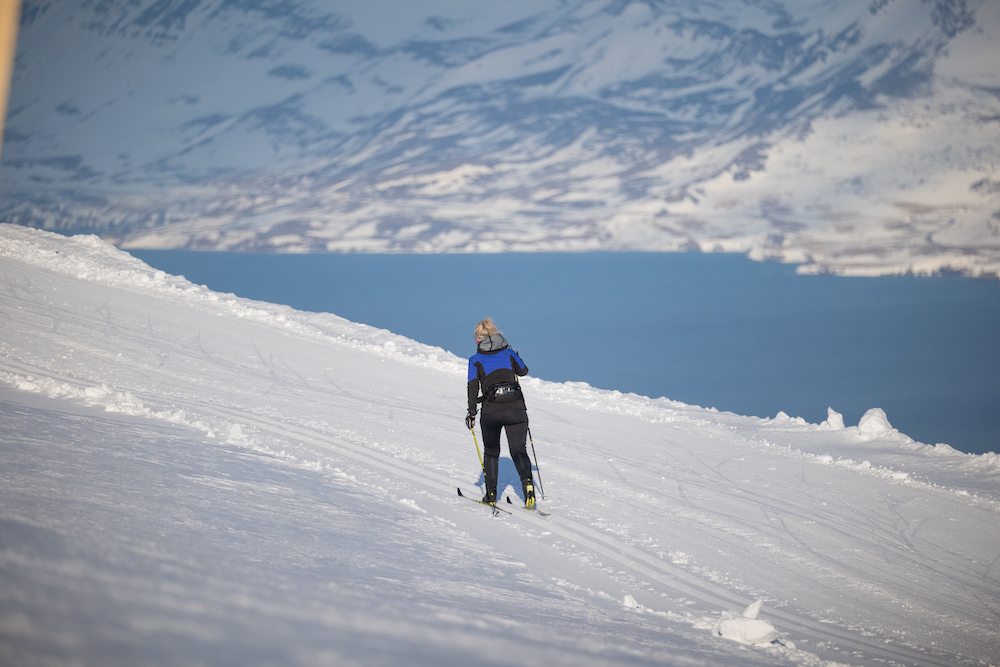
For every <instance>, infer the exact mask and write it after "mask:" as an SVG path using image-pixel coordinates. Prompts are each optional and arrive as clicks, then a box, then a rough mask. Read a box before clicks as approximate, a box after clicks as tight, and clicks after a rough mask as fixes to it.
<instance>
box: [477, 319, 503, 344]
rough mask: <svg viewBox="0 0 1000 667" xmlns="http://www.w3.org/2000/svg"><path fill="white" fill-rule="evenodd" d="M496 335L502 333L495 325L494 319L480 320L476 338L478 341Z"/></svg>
mask: <svg viewBox="0 0 1000 667" xmlns="http://www.w3.org/2000/svg"><path fill="white" fill-rule="evenodd" d="M495 333H500V332H499V331H498V330H497V325H495V324H493V318H492V317H487V318H486V319H485V320H480V322H479V324H477V325H476V332H475V336H476V338H477V339H482V338H486V337H487V336H491V335H493V334H495Z"/></svg>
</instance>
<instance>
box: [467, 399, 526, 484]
mask: <svg viewBox="0 0 1000 667" xmlns="http://www.w3.org/2000/svg"><path fill="white" fill-rule="evenodd" d="M479 425H480V426H481V427H482V429H483V453H484V454H485V457H484V458H483V474H484V476H485V477H486V490H487V492H489V491H492V492H493V493H496V490H497V473H498V469H499V466H500V429H504V430H505V431H506V432H507V449H509V450H510V458H512V459H513V460H514V467H515V468H517V475H518V477H520V478H521V486H524V485H525V484H526V483H528V482H531V459H529V458H528V452H527V450H526V449H525V447H524V443H525V440H526V439H527V437H528V411H527V410H524V409H515V410H504V411H502V412H491V413H489V414H487V413H485V412H484V413H483V414H482V416H481V417H480V418H479Z"/></svg>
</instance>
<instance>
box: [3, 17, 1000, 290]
mask: <svg viewBox="0 0 1000 667" xmlns="http://www.w3.org/2000/svg"><path fill="white" fill-rule="evenodd" d="M997 62H1000V6H998V4H997V3H996V2H985V1H984V0H934V1H930V0H872V1H871V2H854V1H843V2H830V1H822V2H821V1H815V2H811V1H805V0H803V1H801V2H783V3H782V2H752V1H749V0H745V1H736V0H732V1H726V2H702V1H700V0H698V1H696V0H684V1H674V2H670V1H667V0H662V1H661V0H633V1H630V0H519V1H514V0H512V1H511V2H503V3H471V2H458V1H456V0H419V1H411V0H398V1H391V0H373V1H371V2H365V3H360V2H358V3H354V2H351V3H349V2H322V1H320V0H301V1H298V2H285V1H277V0H100V1H97V0H73V1H69V0H61V1H60V2H54V1H51V0H49V1H46V0H27V1H26V2H25V5H24V11H23V26H22V31H21V38H20V44H19V49H18V57H17V66H16V74H15V80H14V84H13V91H12V98H11V109H10V114H9V119H8V129H7V132H6V135H5V143H4V150H3V168H2V171H0V187H2V190H0V192H2V200H0V220H3V221H6V222H14V223H19V224H24V225H33V226H40V227H45V228H47V229H53V230H62V231H90V232H96V233H98V234H100V235H102V236H103V237H104V238H106V239H108V240H110V241H112V242H114V243H117V244H120V245H122V246H124V247H133V248H139V247H142V248H201V249H216V250H248V251H277V252H323V251H362V252H489V251H504V250H526V251H528V250H567V251H577V250H595V249H609V250H614V249H630V250H637V249H641V250H693V249H699V250H702V251H715V250H723V251H736V252H749V253H750V255H751V256H752V257H754V258H757V259H778V260H781V261H787V262H801V263H803V264H804V265H803V267H802V270H803V271H808V272H817V271H833V272H837V273H846V274H877V273H891V272H914V273H928V272H937V271H947V270H955V271H962V272H966V273H968V274H972V275H983V274H988V275H996V274H998V273H1000V122H998V120H997V119H998V118H1000V70H998V68H997V66H996V63H997Z"/></svg>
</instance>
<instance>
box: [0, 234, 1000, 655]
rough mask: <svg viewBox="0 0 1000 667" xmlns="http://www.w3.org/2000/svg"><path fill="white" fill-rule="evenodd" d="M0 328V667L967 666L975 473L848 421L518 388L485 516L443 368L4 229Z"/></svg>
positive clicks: (459, 410)
mask: <svg viewBox="0 0 1000 667" xmlns="http://www.w3.org/2000/svg"><path fill="white" fill-rule="evenodd" d="M0 319H2V322H3V326H2V329H0V420H2V421H0V423H2V424H3V430H2V433H0V443H2V446H0V471H2V473H0V475H2V479H3V483H2V484H0V600H2V602H0V663H2V664H4V665H8V664H10V665H42V664H46V665H49V664H85V665H102V666H110V665H134V664H146V665H190V664H233V663H238V664H242V665H274V664H281V665H302V666H309V667H313V666H317V665H341V664H362V665H383V664H384V665H390V664H391V665H398V664H407V665H435V666H436V665H466V664H483V665H510V664H511V663H513V662H517V663H531V664H542V665H621V664H635V665H653V664H656V665H664V664H666V665H692V664H699V665H800V666H802V667H820V666H822V667H833V666H834V665H838V664H841V665H842V664H851V665H873V666H874V665H886V664H893V665H925V666H932V665H933V666H943V665H970V666H971V665H988V664H995V662H996V657H997V647H998V646H1000V632H998V629H997V623H996V614H997V610H998V609H1000V573H998V571H997V570H998V567H1000V566H998V560H997V554H998V553H1000V462H998V458H997V455H996V454H988V455H979V456H975V455H969V454H962V453H960V452H957V451H955V450H953V449H951V448H950V447H948V446H947V445H937V446H933V447H931V446H928V445H923V444H920V443H916V442H914V441H912V440H911V439H910V438H908V437H906V436H905V435H903V434H901V433H899V432H898V431H897V430H895V429H893V428H892V426H891V425H890V423H889V420H888V418H887V417H886V415H885V414H884V413H882V411H880V410H878V409H874V408H873V409H872V410H870V411H869V412H868V414H866V415H865V417H864V418H863V419H862V420H861V422H860V423H859V424H858V425H857V426H853V425H851V426H846V427H845V425H844V423H843V420H842V418H841V417H840V415H838V414H837V413H836V412H835V411H833V410H830V413H829V418H828V419H827V420H826V421H825V422H823V423H822V424H819V425H816V424H808V423H806V422H805V421H804V420H802V419H793V418H790V417H787V416H785V415H784V414H780V415H778V417H777V418H775V419H759V418H756V417H741V416H738V415H735V414H731V413H720V412H717V411H715V410H712V409H703V408H698V407H694V406H689V405H684V404H681V403H677V402H675V401H671V400H668V399H665V398H661V399H655V400H652V399H648V398H644V397H641V396H636V395H634V394H628V395H626V394H621V393H619V392H613V391H603V390H597V389H593V388H591V387H588V386H586V385H584V384H581V383H565V384H559V383H552V382H546V381H544V380H541V379H538V378H531V377H529V378H528V379H527V380H526V381H525V382H524V389H525V392H526V395H527V396H528V398H529V408H530V416H531V425H532V432H533V443H534V447H535V451H536V452H537V455H538V457H537V463H538V465H539V466H540V469H539V472H538V473H537V475H538V478H539V479H540V481H541V483H542V486H543V487H544V491H545V492H546V497H545V498H544V499H543V500H542V501H540V502H541V506H542V508H543V509H545V510H547V511H548V512H549V515H548V516H541V515H537V514H532V513H528V512H526V511H524V510H523V509H518V508H517V507H515V506H513V505H510V506H507V507H508V508H509V509H510V511H511V512H512V513H511V514H503V515H502V516H501V517H500V518H493V517H492V516H491V515H490V512H489V511H488V510H487V509H486V508H484V507H482V506H480V505H476V504H474V503H471V502H468V501H467V500H463V499H461V498H459V497H458V496H457V495H456V493H455V488H456V486H462V487H463V488H465V489H466V490H467V492H469V493H470V494H471V493H473V492H474V490H476V484H477V483H478V478H480V477H481V473H480V472H479V465H480V464H479V461H478V458H477V455H476V450H475V449H474V441H473V438H472V437H470V434H469V432H468V431H467V430H466V429H465V427H464V425H463V423H462V417H463V415H464V413H465V405H464V402H465V379H466V378H465V373H466V361H465V360H464V359H459V358H457V357H455V356H453V355H451V354H449V353H447V352H445V351H444V350H441V349H439V348H432V347H429V346H426V345H421V344H420V343H417V342H415V341H412V340H407V339H405V338H403V337H401V336H397V335H394V334H392V333H390V332H388V331H384V330H378V329H374V328H372V327H367V326H365V325H362V324H355V323H352V322H348V321H346V320H343V319H341V318H339V317H336V316H334V315H331V314H318V313H303V312H298V311H294V310H292V309H290V308H288V307H286V306H277V305H272V304H267V303H262V302H254V301H248V300H246V299H240V298H237V297H235V296H233V295H231V294H218V293H214V292H211V291H210V290H208V289H206V288H204V287H200V286H197V285H193V284H191V283H190V282H188V281H187V280H185V279H183V278H180V277H174V276H170V275H167V274H165V273H163V272H162V271H157V270H155V269H152V268H150V267H149V266H147V265H145V264H143V263H142V262H140V261H139V260H137V259H135V258H133V257H131V256H130V255H128V254H126V253H124V252H122V251H119V250H117V249H115V248H113V247H111V246H109V245H107V244H105V243H103V242H102V241H100V240H99V239H98V238H96V237H94V236H76V237H71V238H67V237H63V236H59V235H56V234H51V233H47V232H42V231H38V230H32V229H26V228H24V227H18V226H12V225H0ZM501 324H502V323H501ZM520 352H521V353H522V355H523V356H524V358H525V360H526V361H527V362H528V363H529V364H530V363H531V351H530V350H528V349H524V348H522V349H521V350H520ZM500 487H501V489H503V488H504V487H507V488H506V494H507V495H511V496H513V498H514V500H515V502H518V501H519V498H518V497H517V496H516V495H515V493H516V492H517V490H518V488H519V484H518V480H517V478H516V474H515V472H514V468H513V464H512V463H511V462H510V460H509V459H508V458H507V457H506V456H504V457H503V458H502V459H501V474H500Z"/></svg>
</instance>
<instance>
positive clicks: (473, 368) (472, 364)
mask: <svg viewBox="0 0 1000 667" xmlns="http://www.w3.org/2000/svg"><path fill="white" fill-rule="evenodd" d="M475 379H476V362H475V357H472V358H471V359H469V382H472V381H473V380H475Z"/></svg>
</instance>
